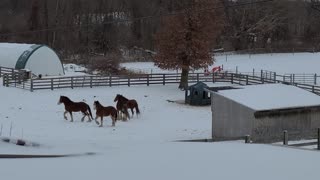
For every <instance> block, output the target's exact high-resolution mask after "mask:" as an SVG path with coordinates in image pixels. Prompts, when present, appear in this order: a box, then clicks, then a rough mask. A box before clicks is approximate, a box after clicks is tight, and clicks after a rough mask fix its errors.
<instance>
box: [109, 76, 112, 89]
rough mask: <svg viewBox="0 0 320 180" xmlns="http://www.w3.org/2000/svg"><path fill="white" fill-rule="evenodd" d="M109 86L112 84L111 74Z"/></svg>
mask: <svg viewBox="0 0 320 180" xmlns="http://www.w3.org/2000/svg"><path fill="white" fill-rule="evenodd" d="M109 86H110V87H111V86H112V76H111V75H110V76H109Z"/></svg>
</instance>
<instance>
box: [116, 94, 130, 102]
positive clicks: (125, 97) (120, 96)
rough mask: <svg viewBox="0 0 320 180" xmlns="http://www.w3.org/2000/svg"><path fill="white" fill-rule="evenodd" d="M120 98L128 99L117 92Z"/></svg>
mask: <svg viewBox="0 0 320 180" xmlns="http://www.w3.org/2000/svg"><path fill="white" fill-rule="evenodd" d="M118 95H119V97H120V98H122V100H125V101H129V99H127V98H126V97H124V96H122V95H121V94H118Z"/></svg>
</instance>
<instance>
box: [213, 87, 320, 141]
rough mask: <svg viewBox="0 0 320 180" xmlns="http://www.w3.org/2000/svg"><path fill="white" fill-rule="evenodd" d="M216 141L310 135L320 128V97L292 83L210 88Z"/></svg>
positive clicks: (303, 136)
mask: <svg viewBox="0 0 320 180" xmlns="http://www.w3.org/2000/svg"><path fill="white" fill-rule="evenodd" d="M210 93H211V101H212V103H211V111H212V138H213V140H230V139H240V138H243V137H244V136H246V135H250V136H251V139H252V140H253V141H254V142H275V141H281V140H282V136H283V131H284V130H287V131H288V134H289V138H290V139H301V138H310V137H312V136H313V135H314V134H315V129H316V128H318V127H320V118H319V117H320V96H318V95H316V94H313V93H311V92H308V91H306V90H303V89H300V88H298V87H295V86H291V85H284V84H264V85H251V86H243V87H242V88H241V89H231V90H226V91H218V92H214V91H210Z"/></svg>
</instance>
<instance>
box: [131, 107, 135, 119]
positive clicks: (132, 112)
mask: <svg viewBox="0 0 320 180" xmlns="http://www.w3.org/2000/svg"><path fill="white" fill-rule="evenodd" d="M130 109H131V113H132V117H133V115H134V112H133V107H131V108H130Z"/></svg>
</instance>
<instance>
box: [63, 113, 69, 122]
mask: <svg viewBox="0 0 320 180" xmlns="http://www.w3.org/2000/svg"><path fill="white" fill-rule="evenodd" d="M67 113H68V111H65V112H64V113H63V117H64V119H65V120H68V118H67V116H66V114H67Z"/></svg>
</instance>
